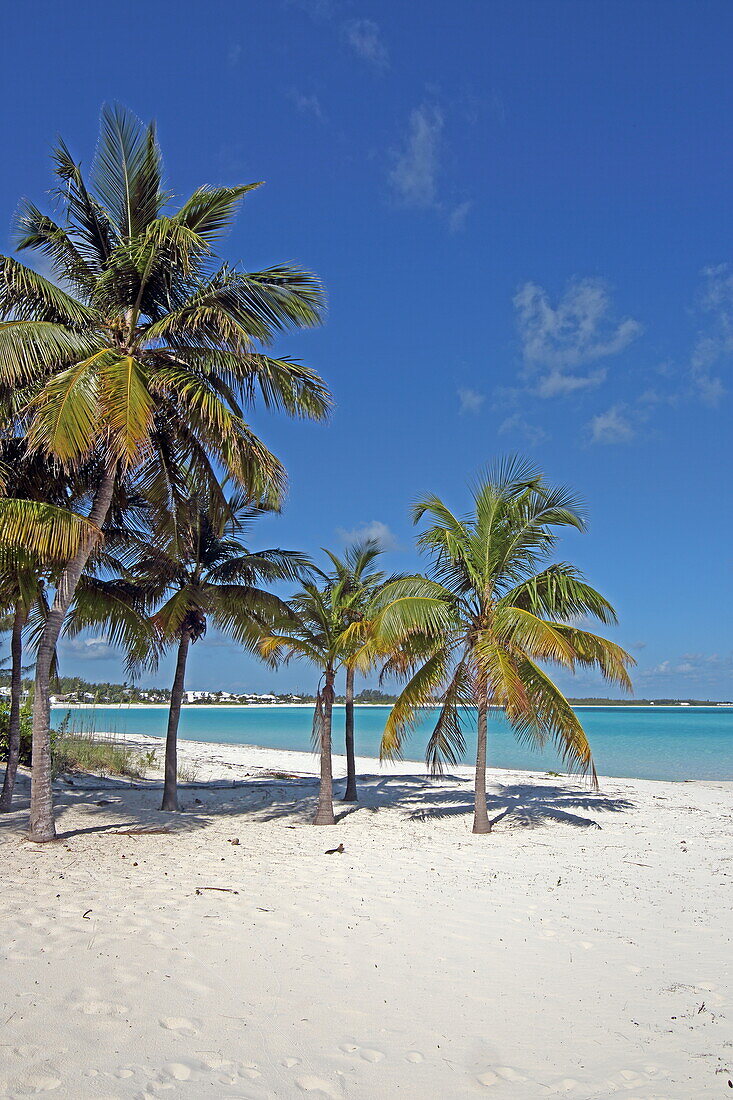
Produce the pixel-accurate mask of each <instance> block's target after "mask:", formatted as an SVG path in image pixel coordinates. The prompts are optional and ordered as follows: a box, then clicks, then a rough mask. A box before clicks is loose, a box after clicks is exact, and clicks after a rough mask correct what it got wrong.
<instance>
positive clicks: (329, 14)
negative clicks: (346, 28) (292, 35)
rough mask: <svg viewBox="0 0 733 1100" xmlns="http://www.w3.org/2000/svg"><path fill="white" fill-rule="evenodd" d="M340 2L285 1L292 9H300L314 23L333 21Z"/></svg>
mask: <svg viewBox="0 0 733 1100" xmlns="http://www.w3.org/2000/svg"><path fill="white" fill-rule="evenodd" d="M340 2H341V0H286V3H287V4H288V5H289V6H290V7H293V8H300V10H301V11H304V12H305V14H306V15H308V16H310V18H311V19H313V20H314V21H315V22H322V21H323V20H326V19H333V18H334V16H335V15H337V14H338V11H339V4H340Z"/></svg>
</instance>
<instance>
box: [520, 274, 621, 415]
mask: <svg viewBox="0 0 733 1100" xmlns="http://www.w3.org/2000/svg"><path fill="white" fill-rule="evenodd" d="M514 307H515V309H516V311H517V326H518V329H519V337H520V340H521V344H522V356H523V359H524V364H525V373H526V375H527V376H537V375H539V376H540V377H539V382H538V383H537V386H536V391H535V392H536V393H537V395H538V396H540V397H555V396H558V395H562V394H568V393H573V392H575V391H577V390H580V389H587V388H589V387H592V386H597V385H600V383H601V382H603V381H604V379H605V371H604V370H603V369H602V368H601V369H596V370H594V371H587V370H585V371H584V370H583V369H582V368H584V367H587V366H588V365H589V364H590V363H593V362H596V361H597V360H599V359H607V358H609V357H611V356H614V355H618V354H619V353H620V352H622V351H623V350H624V349H625V348H627V347H628V346H629V344H631V342H632V341H633V340H635V339H636V338H637V337H638V336H639V335H640V333H641V331H642V326H641V325H640V324H639V322H638V321H635V320H634V319H633V318H631V317H626V318H624V319H623V320H621V321H615V320H614V319H613V311H612V305H611V299H610V296H609V293H608V290H607V288H606V285H605V283H603V282H602V281H601V280H600V279H576V280H575V281H573V282H571V283H570V284H569V286H568V287H567V289H566V290H565V292H564V294H563V295H562V297H561V298H560V300H559V302H558V303H557V305H555V306H553V305H552V303H551V302H550V299H549V295H548V293H547V291H546V290H545V289H544V288H543V287H541V286H538V285H537V284H536V283H532V282H527V283H524V284H523V286H521V287H520V288H519V290H518V291H517V293H516V295H515V296H514Z"/></svg>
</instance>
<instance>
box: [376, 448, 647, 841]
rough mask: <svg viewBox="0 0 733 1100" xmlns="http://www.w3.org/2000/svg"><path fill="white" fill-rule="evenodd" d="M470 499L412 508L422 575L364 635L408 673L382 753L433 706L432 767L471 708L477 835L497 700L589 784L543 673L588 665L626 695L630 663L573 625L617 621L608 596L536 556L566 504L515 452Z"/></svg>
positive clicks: (569, 717)
mask: <svg viewBox="0 0 733 1100" xmlns="http://www.w3.org/2000/svg"><path fill="white" fill-rule="evenodd" d="M472 504H473V507H472V509H471V512H470V513H469V514H468V515H465V516H457V515H455V514H454V513H453V512H451V511H450V509H449V508H448V507H447V506H446V505H445V504H444V503H443V501H442V500H440V499H439V498H438V497H436V496H426V497H424V498H423V499H421V500H419V501H418V502H417V503H416V504H415V505H414V507H413V520H414V522H415V523H418V522H420V521H421V520H422V519H424V518H427V519H428V520H429V521H430V522H429V525H428V526H427V527H426V528H425V529H424V530H423V532H422V534H421V535H420V536H419V538H418V546H419V547H420V549H421V550H423V551H425V552H426V553H427V555H428V558H429V560H430V565H431V571H430V572H431V576H430V577H428V578H425V577H412V578H407V579H404V580H401V581H396V582H395V583H394V584H392V585H388V586H387V587H386V588H385V590H384V592H383V593H382V600H383V606H382V609H381V610H380V611H379V613H378V614H377V615H376V616H375V619H374V637H375V638H376V639H377V641H378V642H379V644H380V646H381V647H382V648H383V649H385V650H391V651H392V652H393V654H394V657H393V661H392V668H393V669H395V668H402V669H405V670H406V669H409V670H410V673H411V676H410V679H409V681H408V683H407V685H406V686H405V688H404V689H403V691H402V693H401V694H400V696H399V698H398V700H397V702H396V704H395V706H394V708H393V709H392V712H391V714H390V717H389V719H388V721H387V724H386V727H385V731H384V736H383V740H382V745H381V755H382V757H383V758H387V759H391V758H394V757H395V756H398V755H399V753H400V750H401V748H402V744H403V740H404V736H405V734H406V732H407V731H409V730H410V729H411V728H413V727H414V725H415V723H416V721H417V717H418V714H419V708H421V707H424V706H426V705H434V704H435V703H436V702H437V704H438V705H439V707H440V711H439V716H438V720H437V722H436V725H435V729H434V731H433V734H432V736H431V737H430V740H429V743H428V748H427V762H428V765H429V767H430V768H431V770H432V771H433V772H436V771H440V770H441V768H442V766H443V763H444V762H449V763H456V762H457V761H458V760H459V759H460V757H461V754H462V753H463V751H464V749H465V742H464V737H463V730H462V716H463V714H465V710H466V708H473V707H475V708H476V711H477V717H478V740H477V752H476V774H475V810H474V821H473V831H474V832H475V833H487V832H489V831H490V828H491V826H490V823H489V819H488V814H487V808H486V743H487V721H488V714H489V711H490V709H491V708H502V709H503V710H504V713H505V714H506V717H507V719H508V721H509V723H510V725H511V726H512V728H513V729H514V732H515V733H516V735H517V736H518V737H520V738H521V739H522V740H524V741H527V742H529V743H530V744H532V745H535V746H537V747H541V746H543V745H544V744H545V743H546V742H547V741H551V742H553V743H554V744H555V745H556V746H557V747H558V749H559V751H560V753H561V754H562V757H563V759H564V761H565V763H566V765H567V766H568V767H570V768H575V769H578V770H579V771H580V772H582V773H585V774H589V775H590V776H591V777H592V779H593V782H594V783H596V782H597V781H596V775H595V768H594V765H593V758H592V755H591V749H590V745H589V743H588V739H587V737H586V734H585V732H584V730H583V727H582V725H581V723H580V720H579V719H578V717H577V715H576V714H575V713H574V711H573V709H572V707H571V706H570V704H569V703H568V701H567V699H566V698H565V696H564V695H563V693H562V692H561V691H560V689H559V688H558V687H557V686H556V684H555V683H554V682H553V681H552V679H551V677H550V676H549V675H548V673H547V672H546V671H545V669H544V668H543V667H542V666H543V665H544V664H547V663H549V664H555V665H558V666H560V667H562V668H566V669H571V670H575V669H576V668H577V667H578V666H584V667H585V666H588V667H594V666H595V667H597V668H599V669H600V671H601V673H602V675H603V676H604V677H605V678H606V679H608V680H610V681H612V682H613V683H616V684H619V685H620V686H621V687H622V688H624V689H626V690H629V689H630V687H631V684H630V680H629V676H628V671H627V669H628V667H629V666H630V665H631V664H633V659H632V658H631V657H630V656H629V654H628V653H626V652H625V651H624V650H623V649H622V648H621V647H620V646H618V645H615V644H614V643H613V642H610V641H608V640H607V639H605V638H602V637H599V636H597V635H596V634H592V633H589V632H588V631H586V630H583V629H581V628H580V627H579V626H578V625H576V624H577V620H578V619H579V618H595V619H596V620H598V621H600V622H602V623H615V621H616V615H615V612H614V610H613V608H612V607H611V605H610V603H609V602H608V601H607V600H606V599H605V598H604V597H603V596H601V595H600V593H598V592H597V591H596V590H595V589H594V588H592V587H591V586H590V585H589V584H587V583H586V581H585V580H584V578H583V576H582V574H581V573H580V572H579V571H578V570H577V569H576V568H574V567H573V566H572V565H570V564H568V563H566V562H556V563H553V564H547V563H548V559H549V557H550V555H551V553H552V551H553V549H554V547H555V546H556V544H557V540H558V535H559V532H560V531H561V530H562V529H564V528H571V529H575V530H578V531H582V530H584V528H585V521H584V518H583V514H582V511H581V507H580V505H579V503H578V501H577V500H576V499H575V498H574V497H573V495H572V494H571V493H570V492H568V490H566V489H564V488H558V487H554V486H551V485H548V484H547V482H546V481H545V479H544V477H543V476H542V475H541V474H540V473H539V472H538V471H537V470H536V469H534V468H533V467H531V466H529V465H528V464H527V463H525V462H523V461H521V460H520V459H518V458H509V459H506V460H504V461H502V462H499V463H498V464H497V465H496V466H494V467H493V468H492V469H491V470H489V472H488V473H487V475H486V476H484V477H482V478H481V479H480V480H479V481H478V483H477V485H476V486H475V488H474V490H473V501H472Z"/></svg>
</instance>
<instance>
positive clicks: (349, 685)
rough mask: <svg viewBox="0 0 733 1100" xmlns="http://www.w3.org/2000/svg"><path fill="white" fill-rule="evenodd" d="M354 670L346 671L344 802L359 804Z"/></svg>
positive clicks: (348, 669)
mask: <svg viewBox="0 0 733 1100" xmlns="http://www.w3.org/2000/svg"><path fill="white" fill-rule="evenodd" d="M354 676H355V673H354V670H353V668H347V669H346V792H345V794H344V797H343V801H344V802H358V801H359V796H358V795H357V793H356V758H355V753H354Z"/></svg>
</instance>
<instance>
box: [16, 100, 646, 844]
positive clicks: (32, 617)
mask: <svg viewBox="0 0 733 1100" xmlns="http://www.w3.org/2000/svg"><path fill="white" fill-rule="evenodd" d="M53 161H54V170H55V173H56V177H57V181H58V183H57V191H56V193H55V196H54V198H55V202H54V204H53V207H52V209H50V210H48V211H47V210H41V209H40V208H39V207H37V206H36V205H35V204H33V203H32V202H29V201H24V202H23V203H22V205H21V207H20V211H19V214H18V219H17V238H16V246H17V248H18V250H20V251H30V252H31V253H33V254H35V257H36V260H37V261H38V262H39V263H40V264H43V265H44V268H45V269H50V271H51V277H50V278H46V277H45V276H42V275H40V274H39V273H38V272H37V270H35V269H34V268H33V267H31V266H27V265H25V264H23V263H21V262H19V261H18V260H17V259H15V258H12V257H9V256H2V257H0V394H1V398H0V400H1V402H2V403H1V405H0V489H1V491H2V494H3V495H2V499H0V594H1V599H0V604H1V608H0V609H2V610H3V611H4V612H5V614H6V615H7V616H8V617H9V622H8V625H9V632H10V643H11V644H10V648H11V670H10V703H9V706H10V714H9V747H8V758H7V766H6V773H5V780H4V787H3V793H2V796H1V798H0V806H2V808H5V809H7V808H8V807H9V806H10V804H11V799H12V794H13V785H14V781H15V772H16V768H17V764H18V736H17V733H18V729H19V714H20V702H21V695H22V679H23V660H24V656H23V654H24V649H26V650H28V651H29V652H30V653H31V654H32V660H33V663H34V667H35V674H34V684H33V714H32V784H31V812H30V832H29V836H30V838H31V839H32V840H35V841H47V840H51V839H53V838H54V837H55V823H54V813H53V792H52V782H51V780H52V760H51V733H50V698H51V691H52V685H53V683H54V677H55V676H56V675H57V671H58V670H57V667H56V654H57V646H58V643H59V640H60V639H61V638H62V636H66V637H72V638H73V637H75V636H79V635H83V634H84V633H85V632H87V631H89V630H95V631H100V630H101V631H102V632H103V634H104V636H105V637H106V639H107V640H108V642H109V643H110V644H112V645H116V646H119V647H121V648H122V649H123V650H124V652H125V654H126V667H127V673H128V674H129V676H130V677H131V679H132V678H137V677H139V676H140V675H141V674H142V673H143V672H147V673H148V674H150V673H151V672H154V670H155V669H156V668H157V667H158V665H159V662H160V660H161V658H162V656H163V655H164V654H166V653H172V654H173V656H174V658H175V672H174V677H173V682H172V685H171V688H170V703H169V716H168V726H167V735H166V754H165V779H164V791H163V800H162V806H161V809H163V810H167V811H175V810H177V808H178V796H177V737H178V724H179V718H180V712H181V707H182V704H183V698H184V685H185V676H186V665H187V660H188V657H189V653H190V650H191V647H192V646H193V645H195V644H196V642H197V641H198V640H199V639H200V638H202V637H203V636H204V634H205V633H206V631H207V629H208V628H209V627H213V628H215V629H216V630H217V631H219V632H220V633H222V634H224V635H226V636H227V637H228V638H230V639H232V640H233V641H235V642H237V643H239V644H240V645H241V646H242V647H243V649H245V650H246V651H248V652H250V653H253V654H256V655H257V656H258V657H259V658H261V659H262V660H263V661H265V662H267V663H268V664H269V665H270V666H271V667H272V668H273V669H276V668H278V667H279V666H280V665H281V664H283V663H284V662H288V661H290V660H294V659H298V660H301V661H303V662H305V663H307V664H309V665H311V666H312V667H313V668H314V669H315V670H316V674H317V675H316V679H317V685H316V691H315V695H314V723H313V733H314V743H315V745H316V747H317V749H318V751H319V753H320V789H319V798H318V805H317V808H316V814H315V823H316V824H332V823H333V821H334V814H333V783H332V768H331V746H332V737H333V730H332V711H333V704H334V702H335V701H336V698H337V695H336V690H337V689H336V684H337V680H338V679H339V678H340V677H342V676H343V679H344V685H345V692H344V700H345V704H346V717H345V745H346V755H347V767H348V775H347V784H346V792H345V799H346V800H347V801H351V800H354V799H356V798H357V797H358V792H357V786H356V772H355V744H354V703H355V700H356V696H355V682H356V677H357V676H359V675H376V674H378V675H379V676H380V677H383V678H385V679H386V680H391V679H394V678H396V679H397V680H399V681H400V682H401V684H402V686H401V689H400V691H399V693H398V694H397V695H396V697H395V699H394V704H393V706H392V708H391V711H390V714H389V717H388V719H387V722H386V725H385V732H384V737H383V741H382V748H381V754H382V757H383V758H384V759H395V758H398V757H399V756H400V754H401V752H402V748H403V745H404V741H405V738H406V737H407V736H408V735H409V733H410V732H411V731H412V730H413V729H414V727H415V725H416V722H417V718H418V715H419V713H420V711H421V709H422V708H424V707H425V706H426V705H429V704H436V705H437V706H438V717H437V720H436V723H435V728H434V730H433V733H432V735H431V737H430V739H429V742H428V746H427V754H426V756H427V761H428V765H429V767H430V770H431V771H432V772H434V773H435V772H439V771H440V770H441V769H442V768H443V767H444V766H445V765H446V764H452V763H455V762H456V761H458V760H459V759H461V758H462V756H463V754H464V751H465V737H464V724H465V718H466V714H467V712H468V711H470V712H471V713H474V711H473V708H475V713H476V716H477V727H478V728H477V753H476V783H475V810H474V825H473V828H474V831H475V832H479V833H481V832H488V831H489V830H490V822H489V819H488V816H487V811H486V793H485V773H486V755H487V743H488V727H489V721H490V715H491V713H492V712H493V711H494V710H496V709H501V710H502V711H503V713H504V714H505V715H506V718H507V719H508V721H509V722H510V724H511V726H512V727H513V729H514V730H515V732H516V734H517V736H518V737H520V738H521V739H523V740H525V741H528V742H530V743H532V744H535V745H538V746H541V745H544V744H545V743H547V742H551V743H553V744H555V745H556V746H557V747H558V749H559V751H560V753H561V755H562V756H563V758H564V760H565V762H566V764H567V766H568V767H569V768H574V769H576V770H579V771H580V772H582V773H584V774H586V775H589V776H590V777H591V779H593V780H594V779H595V771H594V767H593V758H592V754H591V749H590V745H589V744H588V741H587V738H586V736H585V732H584V730H583V728H582V725H581V722H580V720H579V719H578V717H577V715H576V714H575V712H574V711H573V709H572V707H571V706H570V703H569V701H568V699H567V698H566V697H565V696H564V695H563V693H562V692H561V691H560V690H559V689H558V687H557V686H556V685H555V683H554V681H553V680H552V678H551V677H550V676H549V674H548V672H547V668H548V666H551V665H556V666H559V667H563V668H566V669H570V670H575V669H576V668H578V667H594V668H597V669H599V670H600V672H601V674H602V675H603V676H604V677H605V678H606V679H607V680H608V681H609V682H611V683H614V684H617V685H619V686H620V687H621V688H622V689H626V690H628V689H629V688H630V682H629V677H628V668H629V666H630V665H631V664H632V659H631V657H630V656H629V655H628V654H627V653H625V652H624V651H623V650H622V649H621V648H620V647H619V646H617V645H616V644H614V643H613V642H611V641H609V640H607V639H606V638H604V637H601V636H600V635H598V634H595V633H592V632H590V631H589V630H587V629H585V628H584V627H581V626H580V625H579V624H580V623H583V624H585V623H587V622H589V621H591V620H596V621H597V622H600V623H601V624H606V625H607V624H612V623H614V622H615V614H614V611H613V608H612V607H611V605H610V603H609V602H608V601H607V600H606V599H605V598H604V597H603V596H602V595H601V594H600V593H599V592H598V591H597V590H596V589H594V588H593V587H591V586H590V585H589V584H588V582H587V581H586V580H585V578H584V577H583V576H582V575H581V573H580V572H579V571H578V570H577V569H576V568H575V567H574V566H572V565H571V564H570V563H568V562H564V561H559V560H555V555H554V551H555V548H556V546H557V542H558V538H559V536H560V534H561V533H562V532H563V531H565V530H568V529H569V530H576V531H582V530H584V527H585V517H584V510H583V507H582V506H581V504H580V502H579V501H578V500H577V499H576V498H575V496H574V494H573V493H572V492H570V491H569V490H567V489H565V488H563V487H560V486H555V485H553V484H551V483H550V482H549V481H548V480H547V478H546V477H545V475H544V474H543V473H542V472H541V471H539V470H538V469H536V468H534V467H533V466H532V465H531V464H530V463H528V462H526V461H524V460H522V459H521V458H519V457H516V456H512V457H509V458H506V459H503V460H500V461H498V462H496V463H494V464H493V465H492V466H489V467H488V468H487V469H486V470H485V471H484V472H483V473H482V474H481V475H480V476H479V478H478V480H477V482H476V484H475V485H474V487H473V489H472V491H471V495H470V502H469V507H468V510H467V511H465V512H460V513H456V512H454V511H452V510H451V509H450V508H449V507H448V505H447V504H446V503H444V502H443V501H442V500H441V499H439V498H438V497H435V496H430V495H427V496H424V497H422V498H421V499H420V500H418V501H417V502H416V503H415V505H414V506H413V520H414V522H415V523H416V524H417V525H418V526H419V528H420V532H419V535H418V538H417V545H418V548H419V549H420V551H421V552H422V553H423V554H424V557H425V561H426V570H425V574H424V575H418V574H416V575H387V574H386V573H385V572H384V571H383V570H382V568H381V565H380V556H381V547H380V546H379V544H378V543H376V542H375V541H373V540H365V541H362V542H358V543H355V544H354V545H352V546H349V547H347V548H346V550H345V552H343V553H340V554H339V553H336V552H333V551H325V560H324V561H322V562H321V563H320V564H316V563H315V562H314V561H313V560H312V559H311V558H310V556H309V555H308V554H306V553H304V552H303V551H299V550H284V549H281V548H269V549H252V548H251V545H250V533H251V531H252V528H253V526H254V525H255V524H256V522H257V520H258V518H259V517H261V516H263V515H264V514H266V513H268V512H271V511H273V510H277V509H279V508H280V507H281V506H282V503H283V499H284V493H285V486H286V473H285V470H284V468H283V466H282V465H281V463H280V462H279V460H278V459H277V458H276V457H275V456H274V455H273V454H272V453H271V452H270V451H269V450H268V448H267V447H266V445H265V444H264V443H263V441H262V440H261V439H259V438H258V436H257V435H256V434H255V432H254V431H253V429H252V427H251V425H250V424H249V422H248V416H249V410H250V409H251V408H252V407H253V406H254V405H255V404H256V403H257V402H260V403H261V404H262V405H263V406H264V407H266V408H268V409H271V410H279V411H281V412H283V413H285V414H286V415H288V416H292V417H302V418H308V419H311V420H316V421H323V420H326V419H327V417H328V414H329V410H330V407H331V395H330V393H329V391H328V387H327V386H326V384H325V383H324V382H323V380H322V379H321V378H320V377H319V375H318V374H317V373H316V372H315V371H314V370H312V369H311V368H309V367H305V366H303V365H302V364H301V363H299V362H297V361H296V360H294V359H291V358H286V357H282V356H280V357H278V356H275V355H273V354H271V348H272V346H273V344H274V342H275V341H276V339H277V337H278V336H279V334H280V333H282V332H283V331H285V330H287V329H304V328H309V327H313V326H315V325H317V324H319V323H320V322H321V320H322V317H323V312H324V293H323V289H322V287H321V284H320V282H319V280H318V278H317V277H316V276H315V275H313V274H312V273H310V272H308V271H305V270H302V269H300V268H297V267H295V266H293V265H286V264H278V265H274V266H272V267H269V268H266V269H263V270H261V271H257V272H248V271H244V270H242V269H241V268H238V267H233V266H231V265H230V264H228V263H226V262H221V261H219V260H218V259H217V256H216V249H217V247H218V246H219V243H220V240H221V237H222V236H223V234H224V233H225V232H226V231H227V230H228V229H229V228H230V226H231V224H232V222H233V219H234V217H235V215H236V213H237V211H238V209H239V207H240V206H241V204H242V202H243V201H244V199H245V198H246V197H247V196H248V195H250V194H251V192H252V191H253V190H254V189H255V188H257V187H258V186H259V184H245V185H241V186H235V187H212V186H203V187H199V188H197V190H196V191H194V192H193V194H192V195H191V196H190V197H189V198H188V199H187V200H185V201H184V202H183V203H182V204H180V205H178V206H176V207H174V206H173V204H172V196H171V194H170V193H169V192H168V191H167V189H166V187H165V184H164V178H163V163H162V157H161V153H160V149H159V146H158V142H157V138H156V133H155V127H154V125H152V124H151V125H150V126H143V125H142V124H141V123H140V122H139V121H138V120H137V119H136V118H134V116H132V115H131V114H130V113H129V112H127V111H126V110H124V109H122V108H120V107H111V108H105V109H104V110H103V112H102V122H101V132H100V139H99V143H98V146H97V151H96V155H95V158H94V161H93V162H92V166H91V169H90V172H89V174H88V175H87V174H86V173H85V172H83V171H82V168H81V165H80V163H79V162H77V161H76V160H75V159H74V158H73V156H72V154H71V152H70V151H69V149H68V148H67V146H66V145H65V144H64V143H63V142H60V143H59V144H58V146H57V147H56V149H55V150H54V153H53ZM285 588H288V589H289V590H290V591H291V593H292V594H291V595H290V596H289V597H287V598H285V597H283V596H282V595H280V594H279V593H281V592H283V591H284V590H285Z"/></svg>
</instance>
